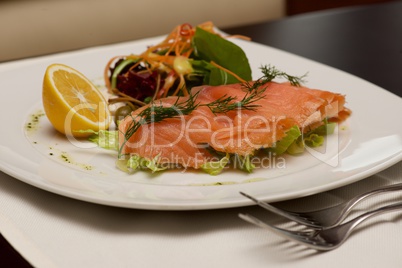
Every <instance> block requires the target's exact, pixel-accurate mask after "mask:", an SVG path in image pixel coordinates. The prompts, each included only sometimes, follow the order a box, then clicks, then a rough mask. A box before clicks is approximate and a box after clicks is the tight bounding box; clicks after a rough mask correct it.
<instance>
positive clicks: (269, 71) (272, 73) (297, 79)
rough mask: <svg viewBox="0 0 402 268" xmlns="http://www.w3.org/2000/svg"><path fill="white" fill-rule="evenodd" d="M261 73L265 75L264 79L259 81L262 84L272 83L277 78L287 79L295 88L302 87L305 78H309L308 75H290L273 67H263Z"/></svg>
mask: <svg viewBox="0 0 402 268" xmlns="http://www.w3.org/2000/svg"><path fill="white" fill-rule="evenodd" d="M261 72H262V73H263V77H262V78H260V79H259V82H260V83H267V82H271V81H272V80H274V79H275V78H285V79H286V80H288V81H289V82H290V84H291V85H293V86H300V85H301V84H302V83H304V78H305V77H306V76H307V73H306V74H304V75H302V76H293V75H289V74H287V73H285V72H282V71H280V70H278V69H276V68H275V67H274V66H271V65H265V66H262V67H261Z"/></svg>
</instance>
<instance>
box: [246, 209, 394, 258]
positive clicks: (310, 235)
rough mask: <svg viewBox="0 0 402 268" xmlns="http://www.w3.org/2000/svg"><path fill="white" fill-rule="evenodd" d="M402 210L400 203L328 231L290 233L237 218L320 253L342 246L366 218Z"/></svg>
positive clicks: (255, 219) (370, 212)
mask: <svg viewBox="0 0 402 268" xmlns="http://www.w3.org/2000/svg"><path fill="white" fill-rule="evenodd" d="M399 209H402V202H401V203H397V204H393V205H389V206H385V207H381V208H379V209H375V210H372V211H369V212H366V213H364V214H362V215H360V216H358V217H356V218H354V219H352V220H350V221H348V222H346V223H343V224H341V225H337V226H335V227H331V228H328V229H322V230H315V229H311V230H310V231H291V230H285V229H282V228H278V227H276V226H273V225H270V224H267V223H264V222H262V221H261V220H259V219H257V218H255V217H253V216H250V215H247V214H241V213H240V214H239V217H240V218H242V219H243V220H246V221H248V222H250V223H253V224H255V225H257V226H259V227H262V228H265V229H269V230H271V231H273V232H275V233H276V234H278V235H280V236H282V237H284V238H287V239H289V240H292V241H295V242H297V243H299V244H302V245H305V246H307V247H310V248H313V249H316V250H320V251H329V250H333V249H335V248H337V247H339V246H340V245H342V244H343V243H344V242H345V241H346V239H347V238H348V237H349V235H350V234H351V233H352V231H353V230H354V228H355V227H356V226H358V225H359V224H360V223H362V222H363V221H365V220H367V219H368V218H370V217H372V216H376V215H380V214H382V213H385V212H390V211H394V210H399Z"/></svg>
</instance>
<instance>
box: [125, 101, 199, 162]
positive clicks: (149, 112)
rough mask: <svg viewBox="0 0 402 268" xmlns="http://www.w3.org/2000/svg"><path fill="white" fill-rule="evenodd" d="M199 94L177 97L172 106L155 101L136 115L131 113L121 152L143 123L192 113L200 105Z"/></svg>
mask: <svg viewBox="0 0 402 268" xmlns="http://www.w3.org/2000/svg"><path fill="white" fill-rule="evenodd" d="M197 95H198V93H196V94H190V95H189V96H188V98H187V99H185V100H182V98H180V97H177V99H176V101H175V102H174V103H173V104H172V105H171V106H163V104H162V102H160V103H159V104H158V103H156V102H154V103H151V104H150V105H149V107H147V108H145V109H144V110H142V111H141V112H140V113H139V114H137V115H134V116H133V115H130V116H131V119H132V120H131V122H130V125H129V127H128V128H127V130H126V132H125V133H124V143H123V144H122V146H121V147H120V150H119V154H120V152H121V150H122V148H123V147H124V145H125V143H126V142H127V141H128V140H129V139H130V138H131V137H132V136H133V135H134V133H135V132H137V130H138V129H139V128H140V127H141V126H142V125H146V124H150V123H157V122H161V121H163V120H165V119H168V118H174V117H180V116H183V115H188V114H191V113H192V112H193V111H194V110H195V109H196V108H197V107H198V103H196V98H197Z"/></svg>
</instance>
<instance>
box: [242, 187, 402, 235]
mask: <svg viewBox="0 0 402 268" xmlns="http://www.w3.org/2000/svg"><path fill="white" fill-rule="evenodd" d="M398 190H402V183H397V184H392V185H388V186H383V187H381V188H377V189H374V190H371V191H369V192H366V193H363V194H360V195H358V196H356V197H354V198H352V199H350V200H349V201H347V202H343V203H340V204H338V205H336V206H333V207H329V208H325V209H321V210H317V211H309V212H296V211H289V210H285V209H281V208H278V207H275V206H273V205H271V204H268V203H266V202H263V201H261V200H258V199H257V198H255V197H253V196H250V195H248V194H246V193H244V192H240V193H241V194H242V195H243V196H245V197H247V198H249V199H251V200H252V201H254V202H255V203H256V204H257V205H259V206H260V207H263V208H264V209H266V210H268V211H271V212H273V213H276V214H278V215H281V216H283V217H285V218H287V219H289V220H292V221H295V222H297V223H300V224H303V225H306V226H308V227H311V228H314V229H326V228H330V227H333V226H336V225H338V224H339V223H340V222H342V221H343V220H344V219H345V218H346V217H347V216H348V215H349V213H350V211H351V210H352V208H353V207H354V206H355V205H356V204H358V203H359V202H360V201H362V200H363V199H365V198H367V197H370V196H373V195H375V194H380V193H385V192H391V191H398Z"/></svg>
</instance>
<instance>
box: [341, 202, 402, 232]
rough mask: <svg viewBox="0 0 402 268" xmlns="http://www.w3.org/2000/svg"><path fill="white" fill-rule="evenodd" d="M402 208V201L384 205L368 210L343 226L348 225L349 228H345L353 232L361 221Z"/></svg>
mask: <svg viewBox="0 0 402 268" xmlns="http://www.w3.org/2000/svg"><path fill="white" fill-rule="evenodd" d="M399 209H402V202H398V203H396V204H392V205H388V206H384V207H381V208H378V209H375V210H372V211H369V212H366V213H364V214H362V215H360V216H358V217H356V218H354V219H352V220H350V221H348V222H346V223H344V224H342V225H341V226H343V227H346V226H348V228H345V229H344V230H347V232H348V233H350V232H351V230H352V229H353V228H355V227H356V226H357V225H359V224H360V223H362V222H364V221H365V220H367V219H369V218H371V217H373V216H377V215H380V214H383V213H386V212H391V211H394V210H399Z"/></svg>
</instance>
